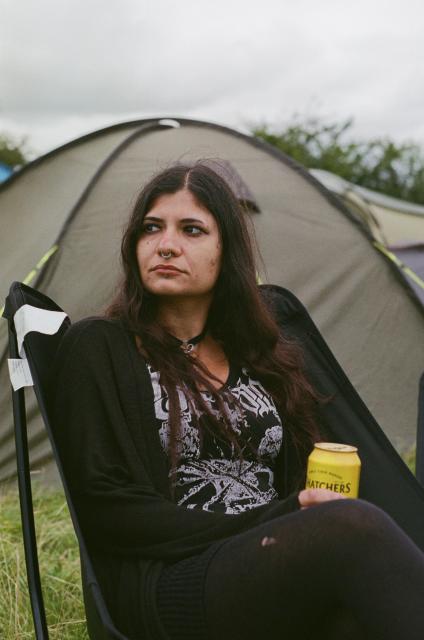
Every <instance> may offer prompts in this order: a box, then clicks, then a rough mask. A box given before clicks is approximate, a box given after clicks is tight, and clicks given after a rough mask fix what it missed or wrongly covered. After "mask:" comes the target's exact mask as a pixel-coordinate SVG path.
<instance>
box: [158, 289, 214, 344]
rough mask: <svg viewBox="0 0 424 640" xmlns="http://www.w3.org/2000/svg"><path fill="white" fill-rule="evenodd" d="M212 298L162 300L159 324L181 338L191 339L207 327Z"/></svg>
mask: <svg viewBox="0 0 424 640" xmlns="http://www.w3.org/2000/svg"><path fill="white" fill-rule="evenodd" d="M210 303H211V299H210V298H209V299H208V300H206V299H202V300H201V301H199V299H189V300H187V299H181V298H180V299H179V298H173V299H172V300H170V299H167V300H163V301H161V303H160V304H159V308H158V315H157V319H158V322H159V324H160V325H161V326H162V327H164V329H166V331H168V332H169V333H170V334H172V335H173V336H175V337H176V338H179V339H180V340H190V338H194V337H195V336H197V335H199V333H201V332H202V331H203V329H204V327H205V324H206V320H207V317H208V311H209V307H210Z"/></svg>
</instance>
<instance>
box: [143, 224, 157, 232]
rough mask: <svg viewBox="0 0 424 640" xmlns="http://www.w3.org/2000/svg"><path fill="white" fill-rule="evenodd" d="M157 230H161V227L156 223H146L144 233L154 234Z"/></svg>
mask: <svg viewBox="0 0 424 640" xmlns="http://www.w3.org/2000/svg"><path fill="white" fill-rule="evenodd" d="M157 229H159V225H158V224H155V223H154V222H146V224H144V225H143V233H153V232H154V231H156V230H157Z"/></svg>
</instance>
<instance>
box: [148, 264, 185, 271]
mask: <svg viewBox="0 0 424 640" xmlns="http://www.w3.org/2000/svg"><path fill="white" fill-rule="evenodd" d="M152 271H167V272H168V273H172V272H173V273H182V271H181V269H178V268H177V267H173V266H171V265H169V264H158V265H157V266H156V267H153V269H152Z"/></svg>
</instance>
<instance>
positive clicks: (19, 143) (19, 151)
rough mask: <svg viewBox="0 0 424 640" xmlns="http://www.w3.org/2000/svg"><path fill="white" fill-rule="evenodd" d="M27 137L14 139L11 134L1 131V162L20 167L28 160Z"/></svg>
mask: <svg viewBox="0 0 424 640" xmlns="http://www.w3.org/2000/svg"><path fill="white" fill-rule="evenodd" d="M27 154H28V151H27V149H26V139H25V138H22V139H20V140H14V139H13V138H12V137H11V136H9V135H7V134H5V133H0V162H4V164H7V165H9V167H12V168H14V167H20V166H22V165H24V164H26V163H27V162H28V158H27Z"/></svg>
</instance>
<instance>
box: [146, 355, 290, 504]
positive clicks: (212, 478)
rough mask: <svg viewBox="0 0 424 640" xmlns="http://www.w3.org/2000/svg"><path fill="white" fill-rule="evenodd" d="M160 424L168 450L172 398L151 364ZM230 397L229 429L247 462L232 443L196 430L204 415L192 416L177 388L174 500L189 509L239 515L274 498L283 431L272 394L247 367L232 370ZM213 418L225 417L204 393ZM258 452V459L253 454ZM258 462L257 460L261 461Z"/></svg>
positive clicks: (225, 387)
mask: <svg viewBox="0 0 424 640" xmlns="http://www.w3.org/2000/svg"><path fill="white" fill-rule="evenodd" d="M148 369H149V373H150V377H151V381H152V386H153V393H154V402H155V414H156V419H157V421H158V429H159V437H160V441H161V444H162V447H163V449H164V451H165V452H166V453H167V454H168V452H169V426H168V420H169V412H168V405H169V402H168V395H167V393H166V390H165V388H164V387H163V386H162V385H161V382H160V374H159V372H157V371H155V370H154V369H153V368H152V367H151V366H150V365H148ZM223 390H225V391H226V392H227V394H228V392H230V394H231V395H230V397H231V396H232V397H233V398H235V399H236V402H235V403H233V402H231V400H229V401H227V400H224V402H225V406H226V410H227V413H228V415H229V417H230V421H231V425H232V428H233V430H234V431H235V433H236V434H237V439H238V443H239V445H240V447H241V449H242V452H243V461H240V459H239V454H238V452H237V450H236V448H235V446H234V444H233V443H231V442H228V441H223V440H222V438H220V437H219V436H217V435H216V434H211V432H210V431H205V430H203V442H201V438H200V432H199V429H198V427H197V420H196V418H197V419H201V413H197V414H196V415H195V416H194V415H193V413H192V411H191V408H190V406H189V405H188V403H187V399H186V396H185V394H184V393H183V391H182V389H181V388H178V389H177V391H178V397H179V401H180V407H181V431H180V435H179V437H178V441H177V447H178V453H179V464H178V468H177V469H176V485H175V499H176V502H177V504H179V505H182V506H185V507H187V508H188V509H195V508H201V509H204V510H205V511H221V512H225V513H229V514H237V513H241V512H242V511H246V510H248V509H253V508H255V507H258V506H260V505H262V504H265V503H268V502H270V501H271V500H273V499H276V498H277V497H278V496H277V492H276V491H275V489H274V487H273V479H274V473H273V469H274V464H275V459H276V457H277V455H278V453H279V451H280V448H281V444H282V438H283V428H282V425H281V420H280V417H279V415H278V413H277V410H276V407H275V404H274V402H273V400H272V398H271V396H270V395H269V394H268V393H267V392H266V391H265V389H264V388H263V386H262V385H261V383H260V382H259V381H257V380H255V379H252V378H251V377H250V375H249V372H248V371H247V369H245V368H243V369H242V370H241V371H235V370H233V368H230V374H229V378H228V380H227V382H226V384H225V385H224V387H223ZM202 395H203V398H204V400H205V401H206V402H207V403H208V405H209V407H210V408H211V410H212V412H213V414H214V416H216V417H217V418H218V419H222V417H221V414H220V412H219V410H218V408H217V406H216V403H215V402H214V399H213V397H212V396H211V394H210V393H208V392H206V391H203V392H202ZM255 451H256V455H255V453H254V452H255ZM258 460H259V461H258Z"/></svg>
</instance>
